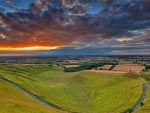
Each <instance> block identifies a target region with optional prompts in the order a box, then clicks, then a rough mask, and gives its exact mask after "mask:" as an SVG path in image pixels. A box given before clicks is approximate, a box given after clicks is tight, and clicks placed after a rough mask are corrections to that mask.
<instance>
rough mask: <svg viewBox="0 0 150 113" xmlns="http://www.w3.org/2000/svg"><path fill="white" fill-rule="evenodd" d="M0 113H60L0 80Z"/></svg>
mask: <svg viewBox="0 0 150 113" xmlns="http://www.w3.org/2000/svg"><path fill="white" fill-rule="evenodd" d="M0 113H62V112H59V111H57V110H55V109H52V108H48V107H46V106H44V105H41V104H40V103H37V102H36V101H34V100H33V99H32V98H30V97H28V96H26V95H25V94H23V93H22V92H20V91H19V90H18V89H16V88H14V87H13V86H11V85H10V84H8V83H6V82H4V81H1V80H0Z"/></svg>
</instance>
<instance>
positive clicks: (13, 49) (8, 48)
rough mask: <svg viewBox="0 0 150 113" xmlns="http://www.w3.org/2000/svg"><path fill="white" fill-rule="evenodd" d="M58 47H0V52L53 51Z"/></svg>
mask: <svg viewBox="0 0 150 113" xmlns="http://www.w3.org/2000/svg"><path fill="white" fill-rule="evenodd" d="M57 48H59V47H58V46H29V47H0V51H38V50H53V49H57Z"/></svg>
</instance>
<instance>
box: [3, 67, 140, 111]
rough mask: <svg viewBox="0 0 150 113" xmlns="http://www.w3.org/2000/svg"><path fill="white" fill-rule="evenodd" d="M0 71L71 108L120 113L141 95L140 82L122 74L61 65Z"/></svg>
mask: <svg viewBox="0 0 150 113" xmlns="http://www.w3.org/2000/svg"><path fill="white" fill-rule="evenodd" d="M0 73H1V74H0V75H1V76H3V77H5V78H6V77H7V78H9V79H11V80H13V81H15V82H16V83H18V84H19V85H21V86H22V87H24V88H26V89H27V90H29V91H31V92H32V93H34V94H36V95H38V96H40V97H41V98H43V99H45V100H47V101H49V102H52V103H53V104H55V105H57V106H59V107H61V108H63V109H67V110H70V111H76V112H81V113H119V112H123V111H125V110H126V109H128V108H130V107H132V105H134V104H135V103H136V101H137V100H138V99H139V97H140V95H141V89H142V85H141V84H142V82H141V81H140V80H138V79H133V78H129V77H125V76H121V75H118V76H114V75H104V74H103V75H100V74H99V73H85V72H80V73H67V74H66V73H64V72H63V71H62V70H61V68H60V69H59V68H50V67H44V68H43V67H25V66H16V67H11V66H3V67H0Z"/></svg>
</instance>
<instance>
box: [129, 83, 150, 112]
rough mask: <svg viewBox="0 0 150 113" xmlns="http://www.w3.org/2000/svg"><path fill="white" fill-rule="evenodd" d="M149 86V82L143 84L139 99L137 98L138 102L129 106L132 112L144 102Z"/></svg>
mask: <svg viewBox="0 0 150 113" xmlns="http://www.w3.org/2000/svg"><path fill="white" fill-rule="evenodd" d="M149 87H150V84H148V83H144V84H143V92H142V95H141V97H140V99H139V100H138V102H137V103H136V104H135V105H134V106H133V107H132V108H131V111H132V113H134V112H135V111H136V110H137V109H139V108H140V107H141V104H142V103H144V100H145V98H146V96H147V92H148V88H149ZM126 113H131V112H129V111H127V112H126Z"/></svg>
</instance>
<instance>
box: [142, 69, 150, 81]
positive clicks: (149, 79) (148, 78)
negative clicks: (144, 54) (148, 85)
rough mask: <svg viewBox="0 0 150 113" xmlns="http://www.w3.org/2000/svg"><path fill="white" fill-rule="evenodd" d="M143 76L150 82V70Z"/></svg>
mask: <svg viewBox="0 0 150 113" xmlns="http://www.w3.org/2000/svg"><path fill="white" fill-rule="evenodd" d="M142 76H143V77H144V78H145V79H146V80H147V81H148V82H150V70H147V71H146V72H143V73H142Z"/></svg>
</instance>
